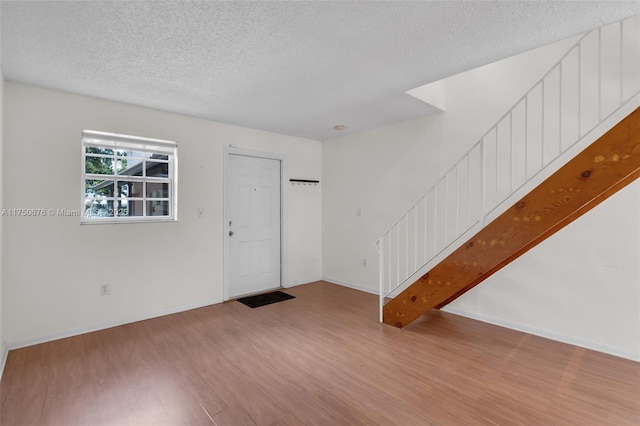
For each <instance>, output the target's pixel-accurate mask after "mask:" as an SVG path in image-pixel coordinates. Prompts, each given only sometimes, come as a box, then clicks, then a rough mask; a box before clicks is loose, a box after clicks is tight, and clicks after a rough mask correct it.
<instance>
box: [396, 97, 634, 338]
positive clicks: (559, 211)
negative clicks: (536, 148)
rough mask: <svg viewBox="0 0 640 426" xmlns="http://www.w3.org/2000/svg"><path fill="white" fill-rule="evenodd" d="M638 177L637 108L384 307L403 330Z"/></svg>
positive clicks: (478, 282)
mask: <svg viewBox="0 0 640 426" xmlns="http://www.w3.org/2000/svg"><path fill="white" fill-rule="evenodd" d="M638 177H640V108H638V109H636V110H635V111H634V112H632V113H631V114H629V115H628V116H627V117H626V118H625V119H624V120H622V121H621V122H620V123H618V124H617V125H616V126H615V127H613V128H612V129H611V130H609V131H608V132H607V133H606V134H604V135H603V136H602V137H600V138H599V139H598V140H597V141H595V142H594V143H593V144H591V145H590V146H589V147H588V148H586V149H585V150H584V151H582V152H581V153H580V154H578V155H577V156H576V157H575V158H573V159H572V160H571V161H569V162H568V163H567V164H566V165H564V166H563V167H562V168H561V169H560V170H558V171H557V172H556V173H554V174H553V175H551V176H550V177H549V178H547V179H546V180H545V181H544V182H542V183H541V184H540V185H539V186H538V187H536V188H535V189H534V190H532V191H531V192H530V193H529V194H528V195H526V196H525V197H524V198H522V199H521V200H520V201H518V202H517V203H516V204H515V205H513V206H512V207H510V208H509V209H508V210H507V211H506V212H504V213H503V214H502V215H500V216H499V217H498V218H496V219H495V220H494V221H493V222H491V223H490V224H488V225H487V226H486V227H485V228H483V229H482V230H481V231H480V232H478V233H477V234H476V235H474V236H473V237H472V238H470V239H469V240H468V241H467V242H466V243H464V244H463V245H462V246H461V247H460V248H458V249H457V250H456V251H454V252H453V253H452V254H451V255H449V256H448V257H447V258H445V259H444V260H443V261H442V262H440V263H439V264H438V265H436V266H435V267H434V268H433V269H432V270H431V271H429V272H428V273H427V274H425V275H424V276H422V277H421V278H420V279H419V280H418V281H416V282H415V283H414V284H412V285H411V286H409V287H408V288H407V289H406V290H404V291H403V292H402V293H400V294H399V295H398V296H397V297H395V298H394V299H393V300H391V301H389V302H388V303H387V304H385V306H384V310H383V321H384V323H385V324H389V325H394V326H396V327H405V326H406V325H408V324H409V323H411V322H412V321H413V320H415V319H416V318H418V317H419V316H421V315H423V314H424V313H426V312H427V311H429V310H431V309H433V308H441V307H443V306H445V305H446V304H448V303H450V302H452V301H453V300H455V299H456V298H458V297H460V296H461V295H462V294H464V293H466V292H467V291H469V290H470V289H472V288H473V287H475V286H476V285H478V284H480V283H481V282H482V281H483V280H485V279H487V278H488V277H489V276H491V275H492V274H493V273H495V272H496V271H498V270H500V269H501V268H502V267H504V266H506V265H507V264H509V263H510V262H512V261H513V260H514V259H516V258H517V257H519V256H521V255H522V254H523V253H525V252H526V251H528V250H529V249H531V248H532V247H534V246H536V245H537V244H539V243H541V242H542V241H544V240H545V239H546V238H548V237H549V236H551V235H553V234H554V233H556V232H557V231H559V230H560V229H562V228H563V227H565V226H566V225H568V224H569V223H571V222H573V221H574V220H575V219H577V218H578V217H580V216H582V215H583V214H585V213H586V212H587V211H589V210H591V209H592V208H594V207H595V206H597V205H598V204H600V203H601V202H602V201H604V200H605V199H607V198H609V197H610V196H611V195H613V194H614V193H616V192H617V191H619V190H620V189H622V188H623V187H625V186H626V185H628V184H630V183H631V182H633V181H634V180H636V179H637V178H638Z"/></svg>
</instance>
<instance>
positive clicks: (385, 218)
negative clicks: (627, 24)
mask: <svg viewBox="0 0 640 426" xmlns="http://www.w3.org/2000/svg"><path fill="white" fill-rule="evenodd" d="M574 40H575V39H573V40H565V41H563V42H559V43H556V44H555V45H551V46H548V47H545V48H541V49H538V50H536V51H532V52H529V53H525V54H523V55H519V56H517V57H514V58H510V59H507V60H505V61H501V62H498V63H495V64H491V65H488V66H485V67H482V68H479V69H477V70H474V71H471V72H469V73H464V74H461V75H458V76H455V77H452V78H449V79H447V80H445V81H444V93H445V105H446V108H445V111H444V112H443V113H440V114H437V115H435V116H430V117H425V118H421V119H417V120H412V121H409V122H405V123H399V124H396V125H392V126H388V127H385V128H381V129H375V130H372V131H369V132H363V133H361V134H356V135H349V136H345V137H342V138H336V139H333V140H330V141H326V142H324V144H323V165H322V167H323V178H324V186H323V227H324V233H323V275H324V277H325V278H326V279H327V280H329V281H333V282H336V283H342V284H345V285H348V286H351V287H355V288H361V289H364V290H367V291H370V292H374V293H377V286H378V267H377V254H376V251H375V246H374V243H375V241H376V239H377V238H378V237H380V236H381V235H382V234H383V233H384V232H385V231H386V229H387V228H388V227H389V226H391V225H392V224H393V222H394V221H395V220H397V219H398V218H399V217H400V215H401V214H403V213H404V212H405V211H406V210H407V209H408V208H409V207H410V206H411V205H412V204H413V203H415V202H416V201H418V199H419V198H420V197H421V196H422V195H423V194H424V193H425V192H426V190H428V189H429V188H430V187H431V186H432V185H433V184H434V183H435V181H436V179H438V178H439V177H441V176H442V175H443V173H444V172H445V171H446V170H447V169H448V168H449V167H451V166H452V165H453V164H454V162H455V161H456V160H458V159H459V158H460V157H461V156H462V155H463V154H464V152H466V150H468V149H469V148H470V147H471V146H472V145H473V144H474V143H475V142H476V141H477V140H478V139H479V138H480V137H481V136H482V134H483V133H484V132H485V131H487V130H488V128H489V127H490V126H491V125H493V124H495V123H496V122H497V121H498V119H499V118H500V117H501V116H502V114H504V113H505V112H506V111H507V110H508V109H509V108H510V107H511V106H512V105H513V104H515V102H516V101H517V100H518V99H519V98H520V97H521V96H522V95H523V94H524V93H525V92H526V90H527V89H529V88H530V87H531V85H532V84H533V83H534V82H536V81H537V80H538V79H539V78H540V77H541V76H542V75H543V74H544V73H545V72H546V71H547V70H548V69H549V68H550V67H551V65H552V64H554V63H555V62H556V61H557V60H558V59H559V58H560V56H561V55H562V54H564V52H566V51H567V50H568V48H569V47H570V46H571V44H572V43H573V42H574ZM639 206H640V203H639V198H638V185H637V184H635V185H634V186H633V187H631V188H629V189H626V190H625V191H623V192H621V193H620V194H617V195H616V196H615V197H614V198H612V199H611V200H608V201H607V202H605V203H604V204H603V205H602V206H600V207H598V208H597V209H596V210H595V211H593V212H591V213H590V214H588V215H587V216H585V217H584V219H581V220H580V222H579V223H576V224H574V225H572V226H570V227H568V228H566V229H564V230H563V231H562V232H561V233H560V234H558V235H557V236H556V237H554V238H553V239H551V240H549V242H546V243H545V244H544V245H542V246H540V247H539V248H538V249H537V250H536V251H532V252H531V254H529V253H527V254H526V255H525V256H523V257H522V258H520V259H519V260H518V261H517V262H515V263H514V264H512V265H510V266H509V267H508V268H506V269H505V270H504V271H501V272H500V273H498V274H496V275H495V276H494V277H492V278H491V279H489V280H488V281H487V282H485V283H483V284H482V285H480V286H478V287H477V288H476V289H474V290H472V291H471V292H469V293H468V294H467V295H465V297H464V298H461V299H460V300H458V301H456V302H454V303H453V304H451V305H450V306H449V308H448V309H450V310H452V311H455V312H457V313H459V314H462V315H466V316H471V317H475V318H479V319H482V320H485V321H490V322H494V323H498V324H501V325H504V326H508V327H512V328H518V329H521V330H525V331H529V332H532V333H536V334H541V335H544V336H547V337H550V338H554V339H556V340H563V341H567V342H571V343H574V344H578V345H582V346H586V347H590V348H593V349H596V350H601V351H604V352H609V353H613V354H616V355H619V356H623V357H627V358H632V359H638V360H640V343H639V339H640V337H639V336H640V300H639V289H638V286H639V285H640V279H639V272H640V264H639V260H638V259H639V258H640V236H639V231H638V229H639V228H640V210H639V209H640V207H639ZM358 208H362V212H363V214H362V216H360V217H358V216H356V209H358ZM622 234H624V236H623V235H622ZM363 258H367V259H368V260H369V262H368V264H369V266H366V267H365V266H362V259H363ZM542 265H544V266H542ZM612 286H615V290H613V288H612Z"/></svg>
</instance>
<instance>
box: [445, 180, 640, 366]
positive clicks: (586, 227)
mask: <svg viewBox="0 0 640 426" xmlns="http://www.w3.org/2000/svg"><path fill="white" fill-rule="evenodd" d="M445 310H448V311H451V312H456V313H460V314H462V315H465V316H470V317H474V318H477V319H481V320H483V321H487V322H491V323H495V324H499V325H504V326H507V327H510V328H516V329H519V330H523V331H527V332H530V333H533V334H538V335H541V336H545V337H550V338H553V339H556V340H561V341H565V342H567V343H571V344H576V345H580V346H586V347H589V348H592V349H596V350H600V351H602V352H607V353H611V354H615V355H618V356H623V357H625V358H630V359H635V360H637V361H640V181H636V182H634V183H633V184H631V185H629V186H627V187H626V188H624V189H623V190H621V191H620V192H618V193H616V194H615V195H613V196H612V197H611V198H609V199H608V200H606V201H605V202H604V203H602V204H601V205H600V206H598V207H596V208H595V209H593V210H592V211H590V212H589V213H587V214H586V215H584V216H582V217H580V218H579V219H578V220H576V221H575V222H573V223H571V224H570V225H569V226H567V227H566V228H564V229H563V230H561V231H560V232H558V233H556V234H555V235H553V236H551V237H550V238H548V239H547V240H545V241H544V242H542V243H541V244H540V245H538V246H536V247H534V248H533V249H531V250H530V251H529V252H527V253H526V254H524V255H523V256H522V257H521V258H520V259H518V260H517V261H515V262H512V263H511V264H509V265H507V266H506V267H505V268H503V269H502V270H500V271H498V272H497V273H496V274H495V275H493V276H491V277H489V279H488V280H486V281H485V282H484V283H482V284H481V285H479V286H478V287H476V288H475V289H473V290H472V291H470V292H468V293H467V294H465V295H463V296H462V297H461V298H460V299H458V300H456V301H454V302H453V303H452V304H450V305H449V306H447V307H446V308H445Z"/></svg>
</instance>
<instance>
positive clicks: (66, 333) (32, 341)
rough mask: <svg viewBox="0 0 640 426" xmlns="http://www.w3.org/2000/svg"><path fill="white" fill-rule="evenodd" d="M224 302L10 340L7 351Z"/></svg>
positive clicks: (171, 308)
mask: <svg viewBox="0 0 640 426" xmlns="http://www.w3.org/2000/svg"><path fill="white" fill-rule="evenodd" d="M222 302H223V300H222V299H221V298H220V299H218V298H216V299H211V300H207V301H205V302H198V303H190V304H186V305H177V306H170V307H167V308H164V309H160V310H158V311H153V312H145V313H142V314H140V315H133V316H131V317H127V318H121V319H117V320H113V321H106V322H101V323H95V324H90V325H86V326H82V327H74V328H70V329H67V330H63V331H60V332H56V333H51V334H46V335H43V336H37V337H32V338H28V339H23V340H17V341H15V342H8V343H7V349H6V351H7V352H8V351H9V350H12V349H19V348H24V347H27V346H33V345H37V344H40V343H46V342H51V341H53V340H58V339H64V338H66V337H72V336H78V335H80V334H85V333H91V332H94V331H99V330H104V329H107V328H111V327H117V326H120V325H125V324H131V323H133V322H138V321H144V320H148V319H151V318H157V317H161V316H165V315H171V314H175V313H178V312H184V311H189V310H191V309H197V308H202V307H204V306H209V305H215V304H218V303H222ZM3 367H4V365H3Z"/></svg>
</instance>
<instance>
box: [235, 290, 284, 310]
mask: <svg viewBox="0 0 640 426" xmlns="http://www.w3.org/2000/svg"><path fill="white" fill-rule="evenodd" d="M295 298H296V297H295V296H292V295H290V294H287V293H283V292H281V291H273V292H271V293H265V294H259V295H257V296H250V297H243V298H241V299H238V302H240V303H243V304H245V305H247V306H248V307H250V308H258V307H260V306H264V305H270V304H272V303H278V302H282V301H283V300H289V299H295Z"/></svg>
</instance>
